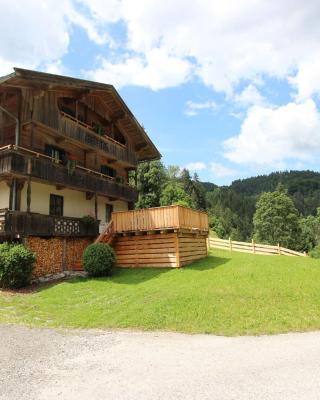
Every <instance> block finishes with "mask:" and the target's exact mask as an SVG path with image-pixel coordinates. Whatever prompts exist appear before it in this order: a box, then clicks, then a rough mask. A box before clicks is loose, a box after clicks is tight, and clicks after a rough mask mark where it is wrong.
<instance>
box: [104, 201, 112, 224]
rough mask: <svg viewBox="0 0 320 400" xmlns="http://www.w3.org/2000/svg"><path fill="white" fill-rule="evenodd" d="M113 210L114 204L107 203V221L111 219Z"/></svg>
mask: <svg viewBox="0 0 320 400" xmlns="http://www.w3.org/2000/svg"><path fill="white" fill-rule="evenodd" d="M112 211H113V205H112V204H106V223H108V222H110V221H111V214H112Z"/></svg>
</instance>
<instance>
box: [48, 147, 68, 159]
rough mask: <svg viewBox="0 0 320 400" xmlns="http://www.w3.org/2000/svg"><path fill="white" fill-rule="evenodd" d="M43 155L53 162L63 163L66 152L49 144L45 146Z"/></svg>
mask: <svg viewBox="0 0 320 400" xmlns="http://www.w3.org/2000/svg"><path fill="white" fill-rule="evenodd" d="M45 154H46V155H47V156H49V157H51V158H53V160H54V161H55V162H57V163H59V162H60V161H64V160H65V156H66V152H65V151H64V150H63V149H60V148H59V147H56V146H52V145H51V144H46V145H45Z"/></svg>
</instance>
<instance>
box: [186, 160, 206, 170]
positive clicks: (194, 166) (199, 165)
mask: <svg viewBox="0 0 320 400" xmlns="http://www.w3.org/2000/svg"><path fill="white" fill-rule="evenodd" d="M185 168H187V169H188V170H189V171H192V172H193V171H201V170H204V169H206V168H207V166H206V164H205V163H204V162H202V161H197V162H191V163H189V164H187V165H186V166H185Z"/></svg>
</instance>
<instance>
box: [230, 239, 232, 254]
mask: <svg viewBox="0 0 320 400" xmlns="http://www.w3.org/2000/svg"><path fill="white" fill-rule="evenodd" d="M229 245H230V251H232V240H231V237H229Z"/></svg>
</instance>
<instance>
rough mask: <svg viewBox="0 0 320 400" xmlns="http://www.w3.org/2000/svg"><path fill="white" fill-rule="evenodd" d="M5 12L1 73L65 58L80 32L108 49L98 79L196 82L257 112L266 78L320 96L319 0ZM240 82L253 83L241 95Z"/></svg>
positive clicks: (150, 0)
mask: <svg viewBox="0 0 320 400" xmlns="http://www.w3.org/2000/svg"><path fill="white" fill-rule="evenodd" d="M1 9H2V10H3V13H4V15H5V18H3V20H2V23H1V27H0V34H1V38H2V40H1V41H0V54H1V56H0V65H1V67H0V73H3V72H8V69H9V67H10V69H11V66H12V65H13V64H18V65H21V66H25V67H30V68H31V67H38V66H41V65H44V64H48V63H52V62H56V61H57V60H60V59H61V58H62V57H63V56H64V55H65V54H66V53H67V51H68V47H69V42H70V35H71V32H72V28H73V26H75V25H76V26H79V27H81V28H82V29H84V30H85V31H86V32H87V35H88V37H89V39H90V40H91V41H92V42H94V43H95V44H97V45H101V52H100V57H99V59H98V64H97V67H95V68H94V69H92V70H91V71H89V73H88V74H89V75H90V76H91V77H93V78H94V79H99V80H103V81H106V82H110V81H111V80H112V81H114V82H119V84H120V85H130V84H131V85H141V86H147V87H150V88H151V89H154V90H158V89H162V88H166V87H172V86H177V85H180V84H182V83H184V82H187V81H188V80H189V79H190V78H191V77H194V78H196V79H200V80H201V81H202V82H203V83H204V84H205V85H207V86H209V87H211V88H213V89H214V90H215V91H221V92H224V93H226V94H227V96H228V97H229V98H230V97H231V98H232V97H233V96H234V94H235V93H236V94H237V95H239V97H235V101H239V102H243V103H246V102H247V104H248V103H250V104H253V102H254V104H256V105H257V102H259V104H260V102H261V98H259V94H258V93H257V91H256V89H255V88H254V86H250V82H251V83H252V82H255V81H257V80H260V81H261V82H262V83H263V82H264V79H265V77H270V76H271V77H277V78H280V79H286V80H288V81H289V82H290V84H292V85H293V86H294V87H295V88H296V89H297V91H298V94H299V96H300V98H304V99H306V98H308V97H310V96H312V95H313V94H315V93H319V91H320V68H319V65H320V58H319V51H318V48H319V45H318V43H319V39H320V25H319V23H318V21H319V17H320V4H319V2H318V1H316V0H306V1H304V2H301V1H300V0H282V1H280V2H279V1H276V0H271V1H268V2H264V1H262V0H241V1H239V0H229V1H227V2H222V1H218V0H199V1H197V2H195V1H192V0H175V1H174V2H172V1H169V0H163V1H156V0H139V1H138V3H137V2H133V1H132V0H107V1H106V0H61V1H60V2H59V7H57V3H56V1H55V0H45V1H41V2H40V1H38V0H29V1H28V7H21V5H20V4H19V2H12V1H9V0H1ZM26 21H27V29H25V28H26ZM117 23H118V24H119V25H121V27H122V28H124V32H125V37H124V38H123V37H121V41H122V42H121V45H122V54H121V56H120V58H118V60H116V61H115V59H114V58H112V59H111V58H110V52H109V53H107V52H106V49H107V47H105V46H102V45H105V44H108V45H109V46H111V45H114V44H115V42H116V41H117V40H118V38H116V37H113V36H112V34H111V33H110V32H112V29H111V28H110V27H112V26H113V25H114V24H117ZM123 41H124V42H123ZM118 56H119V54H118ZM112 57H113V56H112ZM240 82H249V85H248V87H247V88H246V89H245V90H244V91H243V93H241V94H239V93H238V84H239V83H240Z"/></svg>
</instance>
